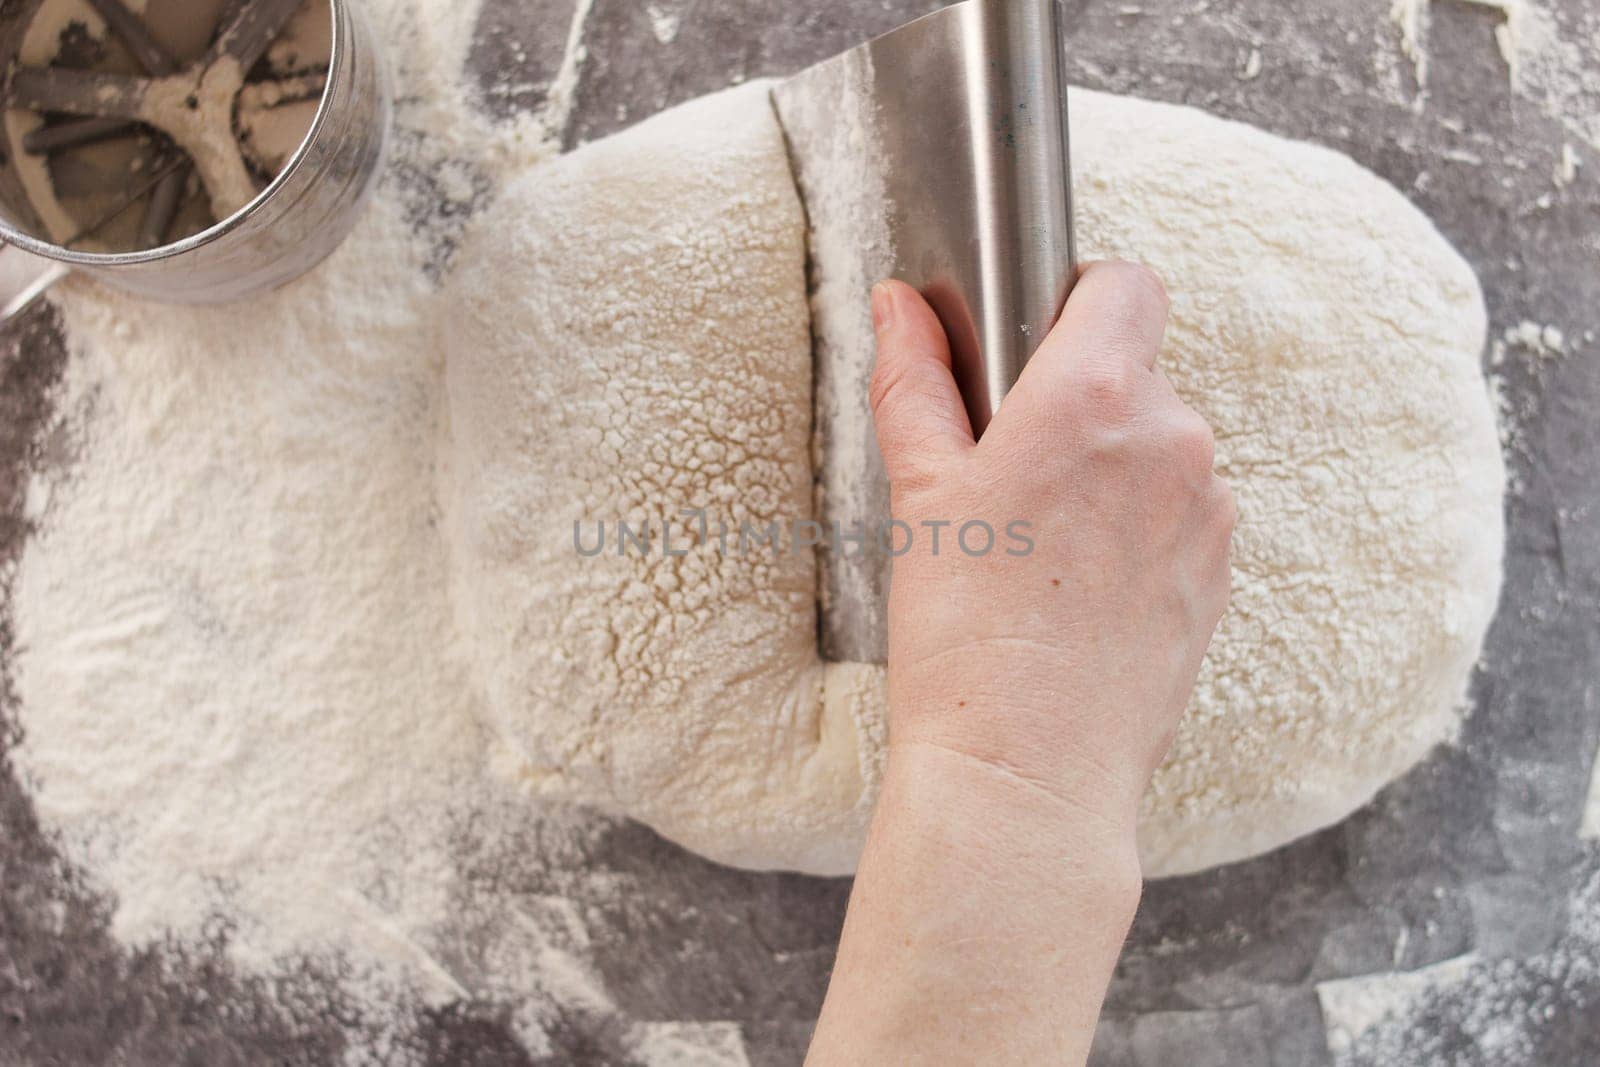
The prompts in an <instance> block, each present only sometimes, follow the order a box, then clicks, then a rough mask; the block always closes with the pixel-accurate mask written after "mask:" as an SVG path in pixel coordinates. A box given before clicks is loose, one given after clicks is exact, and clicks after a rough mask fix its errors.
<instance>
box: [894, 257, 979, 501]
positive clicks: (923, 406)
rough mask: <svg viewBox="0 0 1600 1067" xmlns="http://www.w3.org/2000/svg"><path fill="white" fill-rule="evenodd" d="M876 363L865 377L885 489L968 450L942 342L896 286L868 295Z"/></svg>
mask: <svg viewBox="0 0 1600 1067" xmlns="http://www.w3.org/2000/svg"><path fill="white" fill-rule="evenodd" d="M872 326H873V331H874V332H875V333H876V334H877V338H878V363H877V366H876V367H875V368H874V369H873V372H872V387H871V391H870V393H869V396H870V399H871V401H872V417H873V420H874V421H875V422H876V423H877V426H878V448H879V450H880V451H881V452H882V453H883V464H884V467H885V469H886V470H887V471H888V474H889V481H890V482H891V483H895V484H900V485H904V484H905V483H906V482H909V481H912V480H914V479H915V477H916V476H917V474H918V473H919V472H921V473H927V471H928V469H929V467H930V466H932V465H934V464H937V463H938V462H939V461H941V460H943V459H947V458H950V457H952V456H955V455H959V454H962V453H964V452H966V451H967V450H968V449H970V448H972V447H973V443H974V442H973V437H972V423H971V421H970V420H969V419H968V418H967V408H966V405H965V404H964V403H963V402H962V400H961V390H960V389H959V388H958V387H957V386H956V380H955V376H954V375H953V374H952V373H951V371H950V341H949V338H948V337H946V335H945V332H944V326H943V325H942V324H941V323H940V322H939V316H937V315H935V314H934V312H933V308H931V307H929V306H928V302H927V301H926V300H924V299H923V298H922V294H921V293H918V292H917V291H916V290H915V289H913V288H911V286H909V285H907V284H905V283H904V282H897V281H887V282H880V283H879V284H878V285H877V286H876V287H875V288H874V289H873V290H872Z"/></svg>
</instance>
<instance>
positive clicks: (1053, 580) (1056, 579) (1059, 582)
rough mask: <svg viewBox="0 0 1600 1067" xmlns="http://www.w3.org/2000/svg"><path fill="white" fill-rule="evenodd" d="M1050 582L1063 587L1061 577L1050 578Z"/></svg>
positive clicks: (1058, 587)
mask: <svg viewBox="0 0 1600 1067" xmlns="http://www.w3.org/2000/svg"><path fill="white" fill-rule="evenodd" d="M1050 584H1051V585H1053V586H1055V587H1056V588H1057V589H1060V588H1061V579H1060V578H1052V579H1050Z"/></svg>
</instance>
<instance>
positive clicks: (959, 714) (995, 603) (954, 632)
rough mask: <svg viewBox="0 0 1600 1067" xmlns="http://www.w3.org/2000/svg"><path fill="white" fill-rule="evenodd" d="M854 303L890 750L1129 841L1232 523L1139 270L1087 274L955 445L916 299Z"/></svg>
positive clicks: (1188, 685) (1178, 701)
mask: <svg viewBox="0 0 1600 1067" xmlns="http://www.w3.org/2000/svg"><path fill="white" fill-rule="evenodd" d="M873 310H874V320H875V323H876V325H877V330H878V345H879V348H878V366H877V371H876V373H875V375H874V377H873V382H872V406H873V412H874V415H875V417H876V419H877V425H878V437H879V442H880V446H881V450H882V452H883V457H884V463H885V466H886V468H887V470H888V474H889V480H890V483H891V486H892V492H893V503H892V510H893V514H894V516H895V518H896V519H898V520H900V521H901V522H903V523H905V524H907V525H909V527H910V528H911V531H912V535H913V536H912V539H911V545H912V547H911V550H910V551H908V552H907V553H906V554H905V555H904V556H902V557H901V558H899V559H897V560H896V561H895V565H894V576H893V585H892V592H891V594H890V600H889V691H890V694H889V708H890V746H891V751H894V750H896V749H904V748H907V747H911V746H935V747H937V748H940V749H944V750H947V751H950V752H953V753H956V754H959V755H960V756H961V757H963V758H965V759H968V760H971V761H973V762H975V763H977V764H980V765H989V766H997V767H1000V768H1002V769H1004V770H1005V772H1006V773H1010V774H1014V775H1018V776H1021V777H1023V778H1026V779H1028V780H1030V781H1032V782H1034V783H1036V784H1037V785H1038V786H1040V787H1041V788H1042V789H1045V790H1047V791H1051V792H1057V793H1061V794H1063V795H1065V796H1066V797H1067V798H1068V799H1069V800H1070V801H1071V803H1072V804H1073V805H1074V806H1075V807H1079V808H1081V809H1083V810H1085V811H1087V812H1090V813H1093V814H1096V815H1098V816H1099V817H1102V818H1104V819H1106V820H1111V821H1114V822H1116V823H1117V824H1118V825H1120V826H1123V827H1124V828H1125V829H1126V830H1127V832H1128V833H1129V834H1131V832H1132V824H1133V817H1134V813H1135V810H1136V806H1137V803H1138V799H1139V797H1140V795H1141V794H1142V793H1143V792H1144V789H1145V788H1146V786H1147V785H1148V783H1149V779H1150V776H1151V774H1152V773H1153V772H1154V771H1155V769H1156V767H1157V766H1158V765H1159V764H1160V762H1161V761H1162V759H1163V758H1164V757H1165V755H1166V752H1167V749H1168V747H1169V745H1170V743H1171V740H1172V736H1173V732H1174V730H1175V729H1176V727H1177V723H1178V719H1179V717H1180V716H1181V714H1182V712H1183V710H1184V707H1185V705H1186V704H1187V702H1188V699H1189V694H1190V691H1191V690H1192V688H1193V686H1194V680H1195V675H1196V673H1197V672H1198V670H1199V667H1200V661H1201V658H1202V657H1203V656H1204V654H1205V650H1206V647H1207V645H1208V644H1209V643H1210V640H1211V635H1212V631H1213V630H1214V628H1215V627H1216V624H1217V622H1218V620H1219V618H1220V617H1221V615H1222V611H1223V608H1224V606H1225V603H1226V600H1227V593H1228V580H1229V572H1228V548H1229V541H1230V538H1231V536H1232V532H1233V524H1234V508H1233V498H1232V495H1231V493H1230V492H1229V490H1228V488H1227V486H1226V485H1224V484H1223V482H1222V481H1221V480H1220V479H1219V478H1218V477H1217V476H1216V475H1215V473H1213V470H1212V461H1213V439H1212V434H1211V431H1210V429H1209V428H1208V427H1207V426H1206V424H1205V422H1204V420H1203V419H1201V417H1200V416H1199V415H1197V414H1196V413H1195V412H1194V411H1193V410H1192V409H1190V408H1189V407H1188V406H1187V405H1186V404H1184V403H1183V401H1182V400H1180V399H1179V398H1178V396H1177V394H1176V393H1175V392H1174V391H1173V389H1172V386H1171V384H1170V383H1169V382H1168V381H1167V379H1166V377H1165V376H1164V375H1163V374H1162V372H1161V370H1160V369H1159V367H1158V366H1157V364H1156V355H1157V352H1158V350H1159V348H1160V345H1161V340H1162V335H1163V333H1164V331H1165V328H1166V316H1167V298H1166V293H1165V291H1164V289H1163V287H1162V285H1161V282H1160V280H1159V279H1157V278H1156V276H1155V275H1154V274H1153V273H1152V272H1150V271H1149V270H1148V269H1146V268H1144V267H1139V266H1135V265H1133V264H1128V263H1096V264H1092V265H1090V266H1089V267H1087V268H1086V269H1085V270H1084V271H1083V272H1082V275H1081V277H1080V280H1079V281H1078V284H1077V286H1076V288H1075V289H1074V291H1073V294H1072V299H1071V300H1070V301H1069V302H1068V304H1067V307H1066V310H1065V312H1064V313H1063V315H1062V318H1061V321H1060V322H1059V323H1058V324H1057V326H1056V327H1055V328H1054V329H1053V330H1052V331H1051V333H1050V335H1049V337H1048V338H1046V340H1045V342H1044V344H1043V345H1042V346H1041V347H1040V349H1039V351H1038V353H1037V354H1036V355H1035V356H1034V357H1033V359H1032V361H1031V362H1030V363H1029V364H1028V366H1027V368H1026V369H1025V371H1024V372H1023V374H1022V376H1021V378H1020V380H1019V381H1018V382H1017V384H1016V386H1015V388H1014V389H1013V390H1012V392H1011V393H1010V394H1009V395H1008V396H1007V397H1006V399H1005V403H1004V404H1003V405H1002V406H1001V409H1000V411H999V412H998V414H997V415H996V416H995V418H994V420H993V422H992V423H991V424H990V426H989V428H988V430H987V432H985V434H984V435H983V438H982V440H981V441H979V442H977V443H974V441H973V435H972V430H971V426H970V423H969V421H968V418H967V413H966V409H965V408H964V406H963V404H962V400H961V396H960V393H959V391H958V389H957V387H956V382H955V380H954V378H953V377H952V375H951V371H950V350H949V345H948V343H947V341H946V338H945V333H944V330H943V329H942V327H941V326H940V324H939V320H938V318H937V317H936V316H935V315H934V313H933V311H932V309H931V308H930V307H929V306H928V304H927V303H926V301H924V300H923V299H922V297H921V296H920V295H919V294H918V293H917V292H916V291H915V290H914V289H912V288H911V287H910V286H907V285H904V284H902V283H899V282H886V283H884V284H883V285H880V286H879V287H878V288H877V289H876V290H875V291H874V293H873ZM974 520H977V521H981V522H982V523H984V524H986V526H987V528H989V529H993V530H994V531H996V544H995V546H994V548H993V549H992V550H991V551H989V552H987V553H985V554H983V555H981V556H978V557H974V556H973V555H969V554H968V553H967V552H966V551H964V550H963V547H962V545H961V544H960V543H958V542H957V539H956V535H957V534H958V532H959V528H960V527H961V526H962V525H963V524H966V523H969V522H973V521H974ZM943 522H948V523H950V524H951V525H950V526H949V527H945V528H942V529H939V528H938V524H940V523H943ZM936 529H937V530H938V532H939V533H941V534H942V536H941V538H940V541H939V544H938V548H939V551H938V552H937V553H935V551H934V542H933V539H932V536H931V534H932V533H933V532H935V530H936ZM1008 530H1010V531H1012V532H1013V533H1015V534H1018V535H1019V536H1009V535H1008V533H1007V531H1008ZM983 531H984V527H973V528H972V536H971V537H970V538H969V541H970V542H973V544H972V545H971V547H973V548H974V549H976V548H978V547H981V546H982V545H983V544H984V543H985V541H986V537H985V535H984V532H983ZM1023 538H1025V539H1026V541H1027V542H1031V551H1026V554H1023V553H1024V551H1025V550H1026V548H1027V545H1026V544H1025V542H1024V540H1023Z"/></svg>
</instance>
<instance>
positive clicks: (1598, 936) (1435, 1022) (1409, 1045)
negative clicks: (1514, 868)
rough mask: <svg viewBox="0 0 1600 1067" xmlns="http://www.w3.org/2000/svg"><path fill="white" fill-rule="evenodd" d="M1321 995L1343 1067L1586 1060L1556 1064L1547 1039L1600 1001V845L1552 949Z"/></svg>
mask: <svg viewBox="0 0 1600 1067" xmlns="http://www.w3.org/2000/svg"><path fill="white" fill-rule="evenodd" d="M1317 997H1318V999H1319V1000H1320V1001H1321V1004H1322V1016H1323V1022H1324V1024H1325V1026H1326V1028H1327V1034H1328V1051H1329V1053H1330V1055H1331V1056H1332V1057H1333V1062H1334V1064H1335V1067H1390V1065H1393V1064H1428V1065H1430V1067H1456V1065H1458V1064H1459V1065H1461V1067H1467V1065H1469V1064H1532V1063H1552V1064H1554V1063H1574V1062H1576V1061H1572V1060H1568V1059H1565V1058H1561V1059H1556V1058H1551V1052H1552V1050H1549V1049H1545V1048H1543V1047H1542V1046H1541V1041H1542V1038H1543V1034H1544V1031H1545V1029H1546V1028H1547V1027H1548V1026H1549V1025H1550V1024H1551V1023H1552V1022H1553V1021H1555V1020H1558V1019H1562V1018H1566V1019H1571V1018H1575V1017H1583V1013H1585V1012H1592V1011H1594V1010H1595V1007H1596V1005H1597V1003H1600V847H1591V848H1590V849H1589V857H1588V860H1587V862H1586V863H1585V864H1583V865H1582V866H1581V867H1580V870H1579V874H1578V880H1577V886H1576V891H1575V893H1574V894H1573V896H1572V899H1571V903H1570V905H1569V912H1568V915H1567V924H1566V930H1565V932H1564V933H1563V934H1562V936H1561V937H1560V939H1559V940H1558V941H1557V942H1556V943H1555V944H1554V945H1553V946H1552V947H1551V948H1550V949H1549V950H1548V951H1546V952H1543V953H1540V954H1538V955H1535V956H1532V957H1529V958H1527V959H1488V958H1485V957H1481V956H1477V955H1466V956H1461V957H1458V958H1456V959H1453V960H1446V961H1445V962H1443V963H1439V964H1435V965H1434V966H1432V967H1427V968H1424V969H1422V970H1419V971H1413V972H1405V973H1398V974H1388V975H1377V976H1371V977H1365V978H1350V979H1341V980H1339V981H1335V982H1324V983H1322V984H1321V985H1319V986H1318V987H1317ZM1567 1051H1568V1052H1570V1051H1571V1049H1570V1048H1569V1049H1568V1050H1567ZM1555 1055H1557V1056H1559V1055H1560V1053H1555Z"/></svg>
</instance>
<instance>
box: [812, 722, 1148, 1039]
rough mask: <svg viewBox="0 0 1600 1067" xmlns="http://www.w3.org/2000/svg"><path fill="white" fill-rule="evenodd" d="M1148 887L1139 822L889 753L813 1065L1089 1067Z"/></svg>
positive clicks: (900, 750) (935, 751) (957, 762)
mask: <svg viewBox="0 0 1600 1067" xmlns="http://www.w3.org/2000/svg"><path fill="white" fill-rule="evenodd" d="M997 813H1004V814H1003V815H999V816H997ZM1139 887H1140V878H1139V869H1138V862H1137V857H1136V855H1135V852H1134V843H1133V832H1132V818H1131V813H1129V817H1128V818H1127V819H1126V820H1121V819H1106V818H1103V817H1101V816H1099V815H1098V814H1091V812H1090V810H1089V809H1088V808H1086V807H1079V806H1078V805H1076V804H1074V803H1073V802H1072V801H1071V799H1070V798H1069V797H1065V796H1063V795H1061V794H1059V793H1056V792H1053V791H1050V790H1046V789H1042V788H1041V787H1040V786H1039V785H1036V784H1034V783H1033V782H1032V781H1030V780H1029V779H1027V778H1026V777H1023V776H1019V775H1017V774H1015V773H1013V772H1011V771H1009V770H1007V769H1005V768H1004V767H1003V766H1001V765H999V764H995V763H992V762H989V761H986V760H981V759H975V758H974V757H972V756H969V755H967V754H965V753H963V752H961V751H960V750H957V749H946V748H942V747H938V746H936V745H932V744H926V743H916V744H907V745H903V746H900V747H897V748H894V749H892V750H891V754H890V760H889V765H888V767H887V769H886V772H885V781H884V788H883V793H882V797H881V799H880V801H879V806H878V810H877V814H876V816H875V818H874V821H873V826H872V831H871V834H870V837H869V840H868V843H867V847H866V851H865V853H864V854H863V856H862V860H861V864H860V867H859V870H858V873H857V877H856V884H855V889H854V892H853V893H852V895H851V899H850V910H849V915H848V917H847V919H846V922H845V929H844V936H843V940H842V942H841V944H840V948H839V956H838V961H837V963H836V965H835V969H834V974H833V980H832V983H831V984H830V986H829V989H828V998H827V1002H826V1004H825V1005H824V1007H823V1012H822V1017H821V1019H820V1020H819V1022H818V1028H817V1035H816V1038H815V1040H814V1042H813V1045H812V1050H811V1056H810V1058H809V1060H808V1063H810V1064H812V1065H813V1067H827V1065H831V1064H858V1063H904V1062H917V1061H926V1062H937V1063H966V1062H983V1063H996V1064H1004V1063H1019V1064H1020V1063H1027V1064H1032V1063H1052V1064H1056V1063H1065V1064H1071V1063H1082V1062H1083V1061H1084V1059H1085V1058H1086V1056H1087V1054H1088V1048H1089V1043H1090V1041H1091V1039H1092V1037H1093V1032H1094V1024H1095V1020H1096V1018H1097V1017H1098V1015H1099V1011H1100V1005H1101V1001H1102V999H1103V998H1104V995H1105V989H1106V986H1107V984H1108V982H1109V981H1110V977H1111V971H1112V968H1113V966H1114V965H1115V963H1116V959H1117V955H1118V953H1119V951H1120V949H1121V946H1122V942H1123V939H1124V937H1125V936H1126V934H1127V929H1128V925H1129V923H1130V922H1131V921H1132V917H1133V912H1134V909H1135V908H1136V906H1137V904H1138V897H1139Z"/></svg>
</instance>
